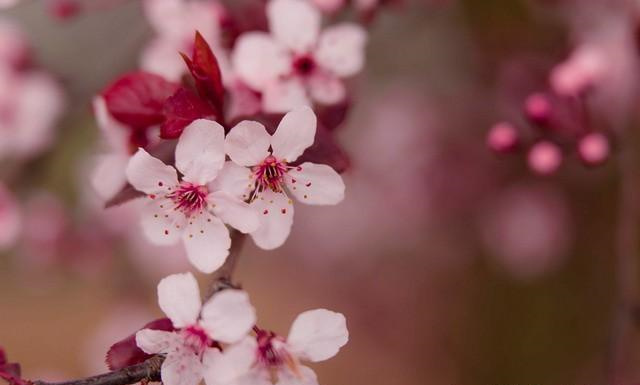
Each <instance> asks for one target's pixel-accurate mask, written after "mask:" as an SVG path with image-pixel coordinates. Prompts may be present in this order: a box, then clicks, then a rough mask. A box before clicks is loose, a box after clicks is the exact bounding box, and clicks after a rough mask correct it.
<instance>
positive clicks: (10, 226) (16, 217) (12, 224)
mask: <svg viewBox="0 0 640 385" xmlns="http://www.w3.org/2000/svg"><path fill="white" fill-rule="evenodd" d="M21 229H22V215H21V213H20V208H19V206H18V202H17V201H16V200H15V198H14V196H13V194H12V193H11V192H10V191H9V190H8V189H7V187H6V186H5V185H4V183H2V182H0V250H4V249H7V248H9V247H11V246H13V244H14V243H15V242H16V240H17V238H18V236H19V235H20V233H21Z"/></svg>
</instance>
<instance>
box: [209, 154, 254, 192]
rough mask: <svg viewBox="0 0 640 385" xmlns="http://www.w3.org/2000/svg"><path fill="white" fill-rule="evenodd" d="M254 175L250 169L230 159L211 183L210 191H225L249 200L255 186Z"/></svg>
mask: <svg viewBox="0 0 640 385" xmlns="http://www.w3.org/2000/svg"><path fill="white" fill-rule="evenodd" d="M252 176H253V172H251V170H250V169H248V168H246V167H243V166H239V165H237V164H236V163H235V162H233V161H228V162H226V163H225V164H224V167H222V171H220V173H219V174H218V176H217V177H216V179H215V180H214V181H213V182H211V183H210V184H209V191H224V192H226V193H228V194H231V195H232V196H234V197H236V198H238V199H241V200H247V199H248V198H249V192H250V190H251V189H252V188H253V181H252Z"/></svg>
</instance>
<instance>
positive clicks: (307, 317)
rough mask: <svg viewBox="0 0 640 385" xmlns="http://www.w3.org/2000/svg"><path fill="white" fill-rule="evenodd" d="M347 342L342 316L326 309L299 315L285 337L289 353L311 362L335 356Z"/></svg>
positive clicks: (347, 332)
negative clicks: (289, 349) (289, 348)
mask: <svg viewBox="0 0 640 385" xmlns="http://www.w3.org/2000/svg"><path fill="white" fill-rule="evenodd" d="M348 340H349V331H348V330H347V321H346V319H345V318H344V316H343V315H342V314H340V313H336V312H333V311H330V310H326V309H316V310H309V311H306V312H304V313H301V314H300V315H299V316H298V317H297V318H296V319H295V321H293V324H292V325H291V330H290V331H289V336H288V337H287V343H288V344H289V346H290V347H291V351H292V352H295V353H296V354H298V355H299V356H300V357H302V358H304V359H307V360H309V361H312V362H318V361H324V360H326V359H329V358H331V357H333V356H335V355H336V354H337V353H338V351H339V350H340V348H341V347H342V346H344V345H345V344H346V343H347V341H348Z"/></svg>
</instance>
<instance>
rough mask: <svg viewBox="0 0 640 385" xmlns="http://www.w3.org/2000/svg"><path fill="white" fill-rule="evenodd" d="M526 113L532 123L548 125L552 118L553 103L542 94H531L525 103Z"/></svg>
mask: <svg viewBox="0 0 640 385" xmlns="http://www.w3.org/2000/svg"><path fill="white" fill-rule="evenodd" d="M524 111H525V114H526V115H527V118H528V119H529V120H531V121H532V122H534V123H537V124H546V123H547V122H548V121H549V118H550V116H551V102H549V99H548V98H547V96H546V95H544V94H542V93H535V94H531V95H529V97H528V98H527V100H526V101H525V103H524Z"/></svg>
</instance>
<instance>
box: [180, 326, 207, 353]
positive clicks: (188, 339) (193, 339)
mask: <svg viewBox="0 0 640 385" xmlns="http://www.w3.org/2000/svg"><path fill="white" fill-rule="evenodd" d="M182 334H183V336H184V344H185V346H187V347H189V348H190V349H193V351H194V352H195V353H197V354H202V353H204V350H205V349H206V348H207V347H208V346H211V345H212V344H213V340H212V339H211V338H209V336H208V335H207V333H206V332H205V331H204V330H202V328H200V327H198V326H189V327H187V328H186V329H183V330H182Z"/></svg>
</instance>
